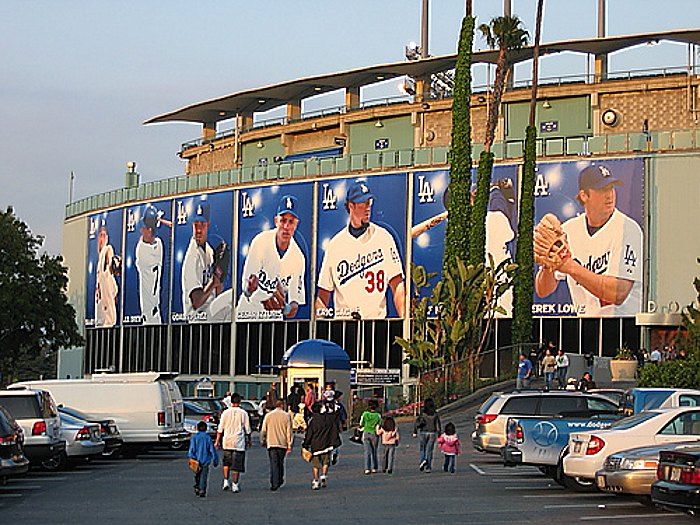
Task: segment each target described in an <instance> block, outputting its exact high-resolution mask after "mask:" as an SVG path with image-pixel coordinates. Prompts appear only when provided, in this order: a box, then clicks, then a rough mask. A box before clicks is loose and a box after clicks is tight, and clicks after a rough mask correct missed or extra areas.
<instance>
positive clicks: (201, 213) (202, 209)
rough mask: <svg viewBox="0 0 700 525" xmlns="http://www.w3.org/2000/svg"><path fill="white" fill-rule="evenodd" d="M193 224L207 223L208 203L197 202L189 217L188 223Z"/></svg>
mask: <svg viewBox="0 0 700 525" xmlns="http://www.w3.org/2000/svg"><path fill="white" fill-rule="evenodd" d="M194 222H209V203H207V202H199V203H197V204H196V205H195V207H194V210H193V211H192V215H190V223H194Z"/></svg>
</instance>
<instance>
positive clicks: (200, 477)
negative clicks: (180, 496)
mask: <svg viewBox="0 0 700 525" xmlns="http://www.w3.org/2000/svg"><path fill="white" fill-rule="evenodd" d="M187 457H188V458H189V459H194V460H197V462H198V463H199V469H198V470H197V472H195V474H194V494H195V496H199V497H200V498H204V497H206V495H207V481H208V480H209V465H211V464H213V465H214V466H215V467H218V466H219V454H218V452H217V451H216V449H215V448H214V442H213V441H212V439H211V438H210V437H209V434H207V423H206V421H200V422H199V423H197V433H196V434H195V435H194V437H193V438H192V439H191V440H190V449H189V451H188V452H187Z"/></svg>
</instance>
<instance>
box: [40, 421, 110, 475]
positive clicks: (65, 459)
mask: <svg viewBox="0 0 700 525" xmlns="http://www.w3.org/2000/svg"><path fill="white" fill-rule="evenodd" d="M59 418H60V420H61V436H62V437H63V439H65V440H66V451H65V453H63V454H60V455H58V456H52V457H50V458H47V459H45V460H44V461H42V463H41V466H42V467H43V468H44V469H45V470H62V469H64V468H65V467H66V466H68V465H69V464H73V463H78V462H80V461H85V460H87V461H89V460H91V459H93V458H94V457H97V456H100V455H102V452H103V451H104V449H105V442H104V441H102V432H101V430H100V425H99V424H98V423H90V422H89V421H85V420H84V419H78V418H77V417H74V416H71V415H69V414H65V413H62V412H59Z"/></svg>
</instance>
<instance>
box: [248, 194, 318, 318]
mask: <svg viewBox="0 0 700 525" xmlns="http://www.w3.org/2000/svg"><path fill="white" fill-rule="evenodd" d="M238 200H239V205H238V276H237V278H238V283H239V288H238V299H237V301H236V320H237V321H282V320H287V319H307V320H308V319H309V318H310V316H311V306H310V305H311V300H310V298H309V296H308V293H309V292H308V291H309V290H310V287H309V274H308V267H309V261H310V256H311V251H310V249H311V244H310V241H311V239H312V233H311V232H312V221H313V184H312V183H302V184H286V185H277V186H265V187H261V188H250V189H242V190H240V191H239V192H238Z"/></svg>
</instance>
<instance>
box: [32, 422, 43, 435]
mask: <svg viewBox="0 0 700 525" xmlns="http://www.w3.org/2000/svg"><path fill="white" fill-rule="evenodd" d="M45 435H46V421H37V422H36V423H34V426H33V427H32V436H45Z"/></svg>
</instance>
